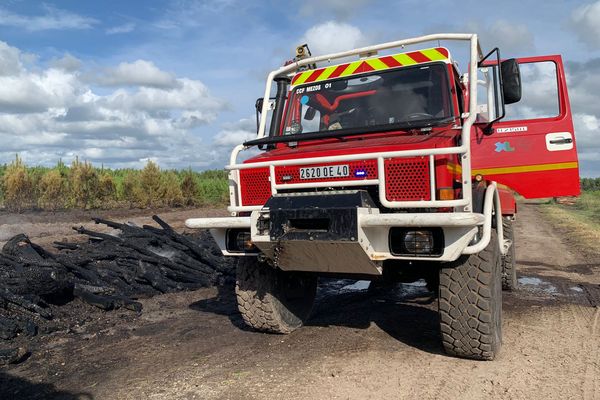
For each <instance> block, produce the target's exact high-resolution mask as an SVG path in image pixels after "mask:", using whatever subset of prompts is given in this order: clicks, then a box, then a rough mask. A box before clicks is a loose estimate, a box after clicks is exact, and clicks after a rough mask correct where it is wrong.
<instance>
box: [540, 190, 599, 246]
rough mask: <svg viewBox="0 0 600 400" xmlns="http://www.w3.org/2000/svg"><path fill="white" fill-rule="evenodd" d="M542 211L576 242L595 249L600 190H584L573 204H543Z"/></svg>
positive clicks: (597, 237)
mask: <svg viewBox="0 0 600 400" xmlns="http://www.w3.org/2000/svg"><path fill="white" fill-rule="evenodd" d="M542 211H543V213H544V214H545V215H546V217H548V219H549V220H550V221H551V222H552V223H553V224H554V225H555V226H557V227H559V228H561V229H564V230H565V231H567V232H569V234H570V235H573V237H574V238H575V239H576V242H578V243H581V244H583V245H584V248H585V246H588V248H590V249H596V248H597V247H598V242H599V241H600V191H598V190H584V191H582V193H581V196H580V197H579V198H577V199H576V200H575V203H574V204H560V203H556V202H554V201H552V202H549V203H547V204H544V205H543V206H542Z"/></svg>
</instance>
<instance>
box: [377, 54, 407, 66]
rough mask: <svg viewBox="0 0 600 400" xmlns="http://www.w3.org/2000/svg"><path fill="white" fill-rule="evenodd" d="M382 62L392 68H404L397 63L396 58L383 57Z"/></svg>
mask: <svg viewBox="0 0 600 400" xmlns="http://www.w3.org/2000/svg"><path fill="white" fill-rule="evenodd" d="M380 60H381V62H382V63H384V64H385V65H387V66H388V67H390V68H395V67H401V66H402V64H400V63H399V62H398V61H396V59H395V58H394V57H391V56H385V57H381V58H380Z"/></svg>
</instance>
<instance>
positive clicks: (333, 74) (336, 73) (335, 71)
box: [329, 64, 350, 79]
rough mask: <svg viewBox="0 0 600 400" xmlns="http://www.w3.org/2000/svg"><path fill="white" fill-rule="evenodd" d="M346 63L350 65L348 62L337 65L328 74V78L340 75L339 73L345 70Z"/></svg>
mask: <svg viewBox="0 0 600 400" xmlns="http://www.w3.org/2000/svg"><path fill="white" fill-rule="evenodd" d="M348 65H350V64H342V65H338V67H337V68H336V69H335V70H334V71H333V73H332V74H331V75H330V76H329V78H330V79H331V78H337V77H338V76H340V74H341V73H342V72H344V71H345V70H346V68H347V67H348Z"/></svg>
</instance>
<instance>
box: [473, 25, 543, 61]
mask: <svg viewBox="0 0 600 400" xmlns="http://www.w3.org/2000/svg"><path fill="white" fill-rule="evenodd" d="M465 29H466V31H468V32H477V34H478V35H479V38H480V41H481V43H482V45H483V46H485V48H490V49H491V48H493V47H496V46H497V47H499V48H500V51H501V52H502V55H503V56H504V55H505V56H509V57H513V56H514V54H515V53H521V52H526V51H530V50H533V49H534V47H535V46H534V38H533V34H532V33H531V31H529V29H528V28H527V25H524V24H519V23H516V22H515V23H513V22H510V21H507V20H504V19H499V20H496V21H495V22H493V23H492V24H481V23H479V22H470V23H467V24H466V26H465ZM465 29H461V30H465Z"/></svg>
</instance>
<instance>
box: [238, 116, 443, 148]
mask: <svg viewBox="0 0 600 400" xmlns="http://www.w3.org/2000/svg"><path fill="white" fill-rule="evenodd" d="M453 120H454V117H442V118H432V119H420V120H416V121H401V122H398V123H396V124H386V125H374V126H364V127H361V128H360V129H357V128H349V129H339V130H335V131H320V132H310V133H296V134H294V135H282V136H268V137H263V138H260V139H253V140H249V141H247V142H244V146H261V145H265V144H275V143H288V142H300V141H306V140H318V139H330V138H340V137H345V136H358V135H364V134H369V133H381V132H386V131H391V130H399V131H402V130H409V129H421V128H428V127H432V126H438V125H443V124H446V123H448V122H451V121H453Z"/></svg>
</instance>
